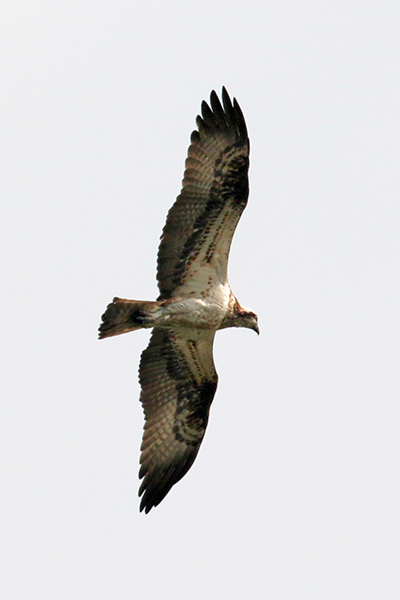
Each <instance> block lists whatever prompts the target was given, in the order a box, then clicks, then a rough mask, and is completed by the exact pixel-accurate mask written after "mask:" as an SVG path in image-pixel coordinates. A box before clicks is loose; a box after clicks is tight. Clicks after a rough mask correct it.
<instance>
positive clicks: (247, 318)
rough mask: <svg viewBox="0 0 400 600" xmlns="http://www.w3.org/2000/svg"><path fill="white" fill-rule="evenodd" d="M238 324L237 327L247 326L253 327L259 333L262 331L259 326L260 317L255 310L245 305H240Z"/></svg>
mask: <svg viewBox="0 0 400 600" xmlns="http://www.w3.org/2000/svg"><path fill="white" fill-rule="evenodd" d="M236 318H237V320H236V326H237V327H247V328H248V329H252V330H253V331H255V332H256V333H257V334H259V333H260V330H259V328H258V317H257V315H256V313H255V312H253V311H252V310H250V309H249V308H245V307H244V306H241V307H240V311H239V312H238V313H237V315H236Z"/></svg>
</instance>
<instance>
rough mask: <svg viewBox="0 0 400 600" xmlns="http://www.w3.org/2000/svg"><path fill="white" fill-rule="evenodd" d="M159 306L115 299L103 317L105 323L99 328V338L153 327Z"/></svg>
mask: <svg viewBox="0 0 400 600" xmlns="http://www.w3.org/2000/svg"><path fill="white" fill-rule="evenodd" d="M159 306H160V302H143V301H142V300H124V299H123V298H114V300H113V301H112V302H111V304H109V305H108V306H107V308H106V312H105V313H104V315H103V316H102V317H101V320H102V321H103V322H102V324H101V325H100V327H99V338H100V339H102V338H106V337H111V336H113V335H120V334H121V333H126V332H128V331H136V329H142V328H143V327H145V328H147V327H152V326H153V324H154V319H155V312H156V311H157V309H158V307H159Z"/></svg>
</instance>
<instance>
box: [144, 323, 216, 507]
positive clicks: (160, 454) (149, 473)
mask: <svg viewBox="0 0 400 600" xmlns="http://www.w3.org/2000/svg"><path fill="white" fill-rule="evenodd" d="M214 335H215V333H214V332H213V331H208V330H197V331H196V330H190V329H185V328H181V329H180V330H177V329H176V328H175V329H164V328H162V329H161V328H156V329H154V331H153V334H152V336H151V339H150V343H149V345H148V347H147V348H146V350H145V351H144V352H143V353H142V358H141V361H140V375H139V379H140V384H141V386H142V393H141V396H140V400H141V402H142V404H143V410H144V414H145V420H146V422H145V427H144V435H143V442H142V447H141V458H140V463H141V468H140V472H139V477H140V478H143V482H142V484H141V487H140V490H139V495H142V494H143V497H142V500H141V505H140V510H143V509H144V510H145V512H146V513H147V512H148V511H149V510H151V508H152V507H153V506H157V504H159V503H160V502H161V500H162V499H163V498H164V497H165V496H166V494H167V493H168V492H169V490H170V489H171V487H172V486H173V485H174V484H175V483H176V482H177V481H179V480H180V479H181V478H182V477H183V476H184V475H185V473H187V471H188V470H189V468H190V467H191V466H192V464H193V461H194V459H195V458H196V455H197V452H198V450H199V447H200V444H201V442H202V440H203V437H204V433H205V429H206V426H207V421H208V414H209V409H210V405H211V402H212V400H213V398H214V394H215V391H216V388H217V380H218V377H217V373H216V371H215V367H214V362H213V355H212V347H213V340H214Z"/></svg>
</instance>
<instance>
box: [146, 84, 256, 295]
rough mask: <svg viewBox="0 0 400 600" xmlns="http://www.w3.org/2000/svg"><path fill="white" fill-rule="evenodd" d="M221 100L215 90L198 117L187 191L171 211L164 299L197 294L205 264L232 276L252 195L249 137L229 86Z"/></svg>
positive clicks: (161, 264)
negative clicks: (231, 259) (236, 239)
mask: <svg viewBox="0 0 400 600" xmlns="http://www.w3.org/2000/svg"><path fill="white" fill-rule="evenodd" d="M222 103H223V105H221V102H220V100H219V98H218V96H217V94H216V93H215V92H214V91H213V92H211V96H210V104H211V107H210V106H209V105H208V104H207V103H206V102H203V103H202V116H198V117H197V119H196V122H197V127H198V131H194V132H193V133H192V136H191V145H190V147H189V151H188V157H187V159H186V165H185V166H186V168H185V173H184V179H183V182H182V191H181V193H180V195H179V196H178V198H177V200H176V202H175V204H174V205H173V206H172V208H171V210H170V211H169V213H168V217H167V221H166V224H165V226H164V229H163V233H162V236H161V243H160V247H159V251H158V269H157V279H158V285H159V289H160V296H159V299H160V300H161V299H167V298H170V297H172V296H173V295H181V296H185V295H186V296H187V295H190V294H191V293H193V291H194V290H193V288H192V283H191V281H192V279H193V276H194V275H195V274H196V276H197V283H198V282H199V281H200V280H201V278H202V269H203V267H204V266H207V267H208V271H207V276H208V277H209V274H210V270H211V271H212V272H213V277H214V278H215V280H216V281H220V282H222V283H224V282H225V280H226V278H227V261H228V255H229V249H230V245H231V241H232V236H233V233H234V231H235V228H236V225H237V223H238V221H239V218H240V216H241V214H242V212H243V210H244V208H245V206H246V204H247V198H248V193H249V187H248V176H247V172H248V167H249V140H248V137H247V129H246V124H245V120H244V117H243V113H242V111H241V109H240V107H239V105H238V103H237V102H236V100H235V99H234V101H233V104H232V102H231V100H230V98H229V95H228V93H227V91H226V89H225V88H223V89H222ZM214 254H215V255H218V263H217V262H216V261H214V260H213V257H214ZM221 257H222V258H221ZM203 274H204V269H203ZM201 284H203V281H201Z"/></svg>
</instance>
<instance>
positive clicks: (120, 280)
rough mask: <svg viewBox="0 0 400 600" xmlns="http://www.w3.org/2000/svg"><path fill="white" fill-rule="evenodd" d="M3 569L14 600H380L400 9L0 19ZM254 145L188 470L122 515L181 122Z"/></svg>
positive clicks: (393, 376)
mask: <svg viewBox="0 0 400 600" xmlns="http://www.w3.org/2000/svg"><path fill="white" fill-rule="evenodd" d="M1 12H2V16H1V20H0V29H1V31H0V39H1V42H0V44H1V52H0V55H1V63H2V66H1V82H2V83H1V92H0V103H1V104H0V111H1V112H0V119H1V123H0V126H1V149H0V152H1V165H2V171H3V174H2V177H1V197H0V206H1V215H0V244H1V255H0V261H1V264H0V268H1V281H2V288H3V289H2V294H1V301H0V302H1V315H2V326H1V342H0V346H1V363H2V372H3V375H2V378H1V397H2V419H1V428H2V432H1V446H2V448H1V452H0V461H1V476H2V482H3V483H2V487H3V491H2V494H1V496H2V501H1V509H0V511H1V517H2V533H1V547H2V550H1V551H2V556H1V564H2V569H1V570H2V575H1V581H0V595H1V597H2V598H5V599H7V600H36V599H38V600H39V599H40V600H89V599H90V600H91V599H93V600H114V599H118V600H131V599H132V598H146V599H147V600H159V599H160V598H162V599H163V600H172V599H174V600H183V599H185V600H186V599H187V598H191V600H200V599H202V600H203V599H204V598H208V599H211V600H214V599H219V598H224V599H227V600H243V598H251V599H255V600H264V599H268V600H369V599H377V600H378V599H379V600H381V599H382V598H385V600H398V598H399V595H400V576H399V559H400V541H399V537H400V521H399V503H400V497H399V496H400V481H399V470H400V464H399V463H400V431H399V429H400V427H399V421H400V419H399V417H400V409H399V396H400V385H399V384H400V376H399V372H400V369H399V356H400V341H399V325H400V323H399V321H400V319H399V305H400V286H399V256H400V241H399V226H400V223H399V221H400V208H399V158H400V157H399V106H400V97H399V96H400V93H399V64H400V56H399V54H400V52H399V34H400V32H399V21H400V7H399V4H398V2H394V1H392V2H388V1H384V0H383V1H382V0H380V1H379V2H378V1H376V0H371V1H370V2H367V3H366V2H361V1H359V2H356V1H354V0H346V2H344V1H336V2H322V1H321V2H317V1H315V0H314V1H303V2H295V1H293V0H292V1H279V2H278V1H274V2H264V3H261V2H255V1H253V0H248V1H247V2H243V3H242V2H241V3H239V2H232V1H230V2H228V1H227V0H225V1H221V2H218V1H215V0H214V1H213V2H210V1H208V0H205V1H204V2H202V3H201V4H198V3H197V4H196V3H189V2H183V1H181V2H176V1H170V2H161V1H159V0H158V1H150V2H147V3H143V2H140V3H139V2H135V1H132V0H131V1H129V2H128V1H126V0H123V1H119V0H113V1H112V2H111V1H101V2H99V1H97V2H94V1H89V0H79V2H78V1H72V0H65V1H57V0H52V1H44V0H43V1H40V0H37V1H36V2H33V1H31V0H26V1H21V2H15V1H13V2H11V1H5V2H3V6H2V11H1ZM222 85H225V86H226V87H227V89H228V91H229V93H230V94H231V95H232V96H236V98H237V99H238V101H239V103H240V104H241V106H242V109H243V111H244V114H245V117H246V120H247V125H248V129H249V135H250V139H251V169H250V177H251V180H250V183H251V193H250V200H249V204H248V207H247V209H246V211H245V213H244V215H243V218H242V220H241V222H240V224H239V227H238V230H237V232H236V235H235V238H234V243H233V248H232V253H231V261H230V282H231V285H232V288H233V290H234V292H235V294H236V295H237V296H238V298H239V299H240V301H241V302H242V303H243V304H245V305H248V306H251V307H252V308H253V309H254V310H256V311H257V312H258V314H259V321H260V328H261V335H260V336H259V337H257V336H256V335H254V333H253V332H251V331H248V330H226V331H222V332H220V333H219V334H217V340H216V347H215V361H216V367H217V370H218V373H219V376H220V383H219V387H218V390H217V394H216V397H215V400H214V403H213V406H212V410H211V417H210V422H209V427H208V431H207V433H206V437H205V440H204V444H203V446H202V448H201V451H200V453H199V456H198V458H197V460H196V463H195V464H194V466H193V468H192V469H191V471H190V472H189V473H188V474H187V476H186V477H185V478H184V479H183V480H182V481H181V482H180V483H179V484H177V485H176V486H175V487H174V488H173V489H172V491H171V492H170V494H169V495H168V496H167V498H166V499H165V500H164V501H163V502H162V504H161V505H160V506H159V507H157V508H156V509H154V510H153V511H152V512H151V513H150V514H149V515H147V516H145V515H143V514H139V512H138V505H139V502H138V498H137V489H138V479H137V471H138V459H139V446H140V440H141V436H142V427H143V416H142V409H141V406H140V404H139V401H138V397H139V386H138V381H137V369H138V361H139V356H140V353H141V351H142V350H143V349H144V347H145V346H146V345H147V340H148V333H147V332H145V331H143V332H137V333H135V334H130V335H127V336H121V337H119V338H118V337H117V338H113V339H109V340H104V341H102V342H99V341H98V340H97V339H96V338H97V327H98V325H99V321H100V316H101V314H102V312H103V310H104V308H105V306H106V304H107V303H108V302H109V301H110V300H111V299H112V297H113V296H114V295H119V296H122V297H131V298H138V299H154V298H155V296H156V294H157V289H156V284H155V262H156V252H157V246H158V239H159V236H160V233H161V229H162V226H163V224H164V220H165V217H166V213H167V211H168V209H169V207H170V206H171V204H172V203H173V201H174V199H175V197H176V195H177V194H178V193H179V190H180V182H181V178H182V174H183V165H184V159H185V156H186V151H187V147H188V143H189V136H190V133H191V131H192V129H193V128H194V123H195V116H196V114H197V113H198V112H199V109H200V104H201V101H202V100H203V99H208V97H209V93H210V91H211V90H212V89H216V90H217V91H218V93H220V90H221V86H222Z"/></svg>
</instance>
